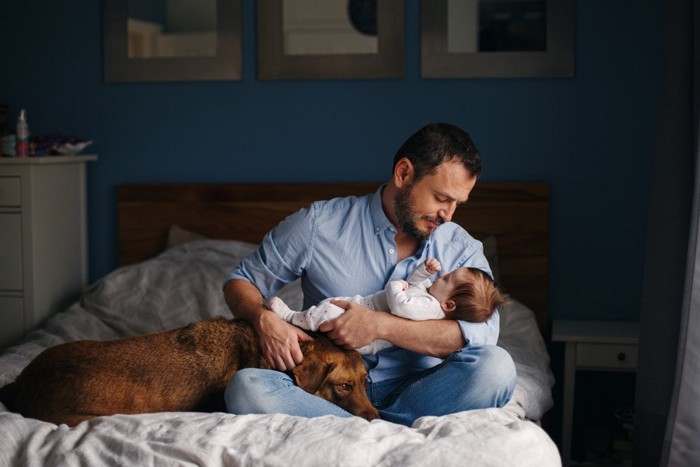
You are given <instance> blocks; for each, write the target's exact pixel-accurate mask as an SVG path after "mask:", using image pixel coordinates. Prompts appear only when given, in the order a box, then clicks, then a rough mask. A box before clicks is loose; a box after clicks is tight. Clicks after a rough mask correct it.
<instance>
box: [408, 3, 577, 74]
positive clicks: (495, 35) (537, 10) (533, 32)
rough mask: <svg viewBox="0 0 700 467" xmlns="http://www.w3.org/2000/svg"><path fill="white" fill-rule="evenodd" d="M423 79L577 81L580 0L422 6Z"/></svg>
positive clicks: (429, 4)
mask: <svg viewBox="0 0 700 467" xmlns="http://www.w3.org/2000/svg"><path fill="white" fill-rule="evenodd" d="M421 8H422V10H421V21H422V24H421V76H422V77H423V78H515V77H519V78H526V77H571V76H573V74H574V0H422V3H421Z"/></svg>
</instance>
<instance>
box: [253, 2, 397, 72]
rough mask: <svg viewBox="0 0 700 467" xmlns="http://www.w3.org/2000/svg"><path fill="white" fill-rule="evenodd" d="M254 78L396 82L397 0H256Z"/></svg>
mask: <svg viewBox="0 0 700 467" xmlns="http://www.w3.org/2000/svg"><path fill="white" fill-rule="evenodd" d="M257 5H258V78H259V79H263V80H268V79H344V78H345V79H358V78H368V79H370V78H400V77H402V76H403V67H404V44H403V42H404V37H403V1H402V0H381V1H379V0H258V2H257Z"/></svg>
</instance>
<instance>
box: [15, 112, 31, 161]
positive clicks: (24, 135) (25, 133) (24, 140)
mask: <svg viewBox="0 0 700 467" xmlns="http://www.w3.org/2000/svg"><path fill="white" fill-rule="evenodd" d="M27 156H29V125H27V111H26V110H25V109H22V110H20V112H19V118H18V119H17V157H27Z"/></svg>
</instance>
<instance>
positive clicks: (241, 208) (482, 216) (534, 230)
mask: <svg viewBox="0 0 700 467" xmlns="http://www.w3.org/2000/svg"><path fill="white" fill-rule="evenodd" d="M378 186H379V183H345V184H343V183H340V184H339V183H334V184H331V183H307V184H146V185H142V184H139V185H121V186H119V187H118V198H119V260H120V264H121V265H127V264H132V263H135V262H138V261H142V260H145V259H148V258H150V257H153V256H155V255H157V254H158V253H160V252H161V251H163V250H164V249H165V248H166V243H167V234H168V230H169V229H170V227H171V226H174V225H177V226H179V227H182V228H184V229H187V230H191V231H193V232H196V233H199V234H201V235H205V236H207V237H211V238H218V239H236V240H243V241H247V242H252V243H259V242H260V241H261V240H262V238H263V236H264V235H265V233H266V232H267V231H269V230H270V229H272V228H273V227H274V226H275V225H277V224H278V223H279V222H280V221H281V220H282V219H284V218H285V217H286V216H287V215H289V214H291V213H292V212H295V211H297V210H298V209H300V208H302V207H304V206H307V205H308V204H309V203H311V202H312V201H316V200H322V199H330V198H334V197H337V196H347V195H364V194H367V193H370V192H374V191H375V190H376V189H377V187H378ZM548 212H549V188H548V185H547V184H546V183H539V182H503V183H501V182H479V183H477V185H476V188H474V190H473V191H472V193H471V195H470V198H469V202H467V203H466V204H464V205H462V206H460V207H459V208H458V210H457V212H456V213H455V215H454V218H453V221H454V222H457V223H458V224H460V225H462V226H463V227H464V228H465V229H467V230H468V231H469V232H470V233H471V234H472V235H473V236H475V237H477V238H480V239H484V238H486V237H487V236H489V235H495V237H496V240H497V245H498V261H499V268H500V275H501V277H500V284H501V285H502V286H503V287H504V288H505V289H506V291H507V292H508V293H509V294H510V295H511V296H512V297H513V298H515V299H517V300H518V301H520V302H522V303H524V304H526V305H527V306H529V307H530V308H532V309H533V310H534V311H535V314H536V316H537V321H538V324H539V326H540V329H541V330H542V332H543V333H544V334H545V335H546V332H547V329H548V325H549V318H548V285H549V280H548V274H549V265H548V263H549V261H548V249H549V247H548V244H549V242H548V235H549V229H548Z"/></svg>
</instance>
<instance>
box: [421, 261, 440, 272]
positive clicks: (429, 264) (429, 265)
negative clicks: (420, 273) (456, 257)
mask: <svg viewBox="0 0 700 467" xmlns="http://www.w3.org/2000/svg"><path fill="white" fill-rule="evenodd" d="M441 269H442V265H441V264H440V261H438V260H436V259H435V258H428V259H426V260H425V270H426V271H428V272H429V273H430V274H435V273H436V272H440V270H441Z"/></svg>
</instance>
